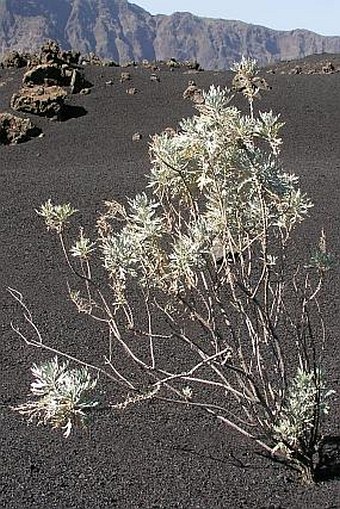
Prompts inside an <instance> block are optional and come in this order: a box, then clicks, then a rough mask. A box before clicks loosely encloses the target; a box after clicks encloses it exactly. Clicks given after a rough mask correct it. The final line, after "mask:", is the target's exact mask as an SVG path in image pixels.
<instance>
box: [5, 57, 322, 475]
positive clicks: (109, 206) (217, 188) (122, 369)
mask: <svg viewBox="0 0 340 509" xmlns="http://www.w3.org/2000/svg"><path fill="white" fill-rule="evenodd" d="M234 70H235V72H236V77H235V80H234V88H236V89H240V90H241V91H242V92H243V93H244V95H245V96H246V97H247V99H248V101H249V105H250V113H249V115H247V114H243V113H241V111H240V110H239V109H237V108H236V107H235V106H233V105H232V102H231V101H232V98H233V96H232V94H231V92H230V91H229V90H227V89H222V88H219V87H215V86H212V87H211V88H210V89H209V91H208V92H206V93H204V102H203V103H202V104H198V105H196V108H197V110H198V114H197V115H195V116H193V117H192V118H189V119H185V120H182V121H181V123H180V129H179V132H178V133H175V132H173V133H172V134H171V135H170V134H169V133H166V132H165V133H162V134H160V135H156V136H154V137H153V139H152V142H151V146H150V156H151V171H150V175H149V183H148V187H147V192H144V193H141V194H137V195H136V196H135V197H134V198H132V199H130V200H128V203H127V206H123V205H122V204H120V203H117V202H116V201H110V202H106V209H105V211H104V212H103V213H102V214H101V215H100V216H99V218H98V220H97V233H98V235H97V238H96V240H95V241H94V242H92V241H91V240H90V239H89V238H87V237H86V236H85V234H84V232H83V230H81V233H80V237H79V239H78V240H77V241H76V242H75V243H74V245H73V247H71V249H69V247H68V240H67V233H66V232H67V223H68V221H69V220H70V219H71V217H72V216H73V215H74V214H75V212H76V211H75V210H74V209H73V208H72V207H71V206H70V205H54V204H53V203H52V202H51V201H48V202H46V203H45V204H44V205H43V206H42V207H41V209H40V210H39V211H38V213H39V214H40V215H41V216H42V218H43V219H44V220H45V223H46V226H47V228H48V229H50V230H51V231H53V232H55V233H56V234H57V235H58V236H59V239H60V242H61V246H62V250H63V253H64V256H65V258H66V261H67V263H68V265H69V267H70V269H71V272H72V273H73V275H74V277H75V279H74V280H75V281H76V282H77V286H75V287H74V288H72V289H70V290H69V293H70V298H71V300H72V302H73V303H74V304H75V306H76V307H77V309H78V311H79V312H80V313H85V314H87V315H90V316H91V317H92V318H93V319H94V320H97V321H98V322H99V324H100V325H101V326H104V328H105V329H106V330H107V333H108V348H107V352H106V355H105V364H104V365H103V366H94V365H89V364H86V363H85V362H83V361H81V359H77V362H80V363H81V364H82V365H83V367H82V368H81V370H82V371H81V372H80V374H79V375H76V373H77V371H76V370H74V369H73V370H72V371H68V370H69V368H68V367H67V365H65V364H63V365H62V368H60V370H61V371H62V374H61V375H60V376H61V377H62V383H61V384H55V383H53V385H52V386H51V389H50V385H49V384H48V383H47V381H46V380H45V379H46V376H47V375H46V373H47V372H48V370H47V367H48V366H50V367H51V366H52V364H51V363H50V364H44V365H43V366H42V367H40V368H37V367H34V374H35V375H36V374H37V373H38V372H39V380H40V382H39V384H40V385H39V387H40V386H44V390H43V391H42V392H41V391H40V389H39V391H38V392H37V391H36V387H37V382H35V383H34V384H33V385H32V392H33V393H34V394H35V396H36V397H37V398H38V400H36V402H35V403H34V402H32V401H30V402H29V403H27V404H26V405H25V404H24V405H21V406H20V407H18V410H19V411H20V412H23V413H25V414H28V416H29V417H32V418H33V417H35V416H38V421H40V422H41V421H42V422H45V423H46V422H51V424H52V425H53V426H54V427H58V426H63V427H66V428H65V429H66V434H69V432H70V430H71V427H72V425H74V424H76V423H77V422H78V421H79V416H80V417H83V415H84V413H85V411H86V410H87V409H89V408H91V407H92V406H93V405H94V403H95V402H94V401H89V400H88V399H87V396H86V397H85V395H86V394H87V392H88V390H90V389H91V390H92V389H93V388H94V386H95V383H94V382H93V380H92V379H91V377H90V375H89V371H88V370H90V371H91V370H92V371H94V372H96V373H97V375H100V376H104V375H105V376H107V377H108V378H109V379H110V381H111V382H112V384H113V385H115V386H116V387H117V388H119V391H118V392H117V394H118V396H117V400H116V401H115V402H113V403H111V406H112V408H114V409H116V410H118V409H123V408H125V407H126V406H127V405H129V404H133V403H136V402H140V401H142V400H145V399H149V398H157V399H160V400H165V401H167V402H173V403H176V404H184V405H189V406H193V407H197V408H198V409H201V410H204V411H206V412H208V413H209V414H211V415H213V416H215V417H216V418H217V419H219V420H221V421H223V422H224V423H226V424H227V425H228V426H230V427H232V428H233V429H235V430H237V431H238V432H239V433H241V434H242V435H244V436H245V437H247V438H249V439H252V440H254V441H255V442H256V443H257V444H259V445H260V446H261V447H262V448H264V450H265V451H266V452H267V453H268V454H270V455H273V456H276V457H279V458H280V459H282V460H284V461H286V462H287V463H288V464H289V465H290V466H292V467H293V468H296V469H298V470H299V471H300V472H301V473H302V474H303V476H304V477H305V479H307V480H309V481H312V480H313V478H314V474H315V469H316V464H317V451H318V446H319V443H320V437H321V434H320V433H321V431H320V426H321V423H322V418H323V416H324V414H326V413H327V410H328V404H327V401H328V398H329V396H330V394H331V391H328V390H327V388H326V382H325V379H324V374H323V370H322V356H323V350H324V347H325V328H324V324H323V320H322V316H321V313H320V306H319V302H318V295H319V292H320V291H321V288H322V284H323V281H324V277H325V275H326V273H327V270H328V269H329V267H330V265H331V258H330V256H329V255H328V253H327V250H326V240H325V235H324V234H323V233H322V235H321V240H320V245H319V248H318V250H316V251H315V253H314V255H313V257H312V259H311V261H310V262H309V263H308V264H306V265H301V264H300V265H298V266H294V264H293V263H292V259H291V256H290V251H289V247H290V244H291V238H292V233H293V231H294V230H295V228H296V227H297V226H298V225H299V223H301V222H302V221H303V220H304V219H305V218H306V216H307V215H308V211H309V209H310V207H311V206H312V204H311V202H310V200H309V199H308V197H307V196H306V195H305V194H303V193H302V192H301V190H300V189H299V187H298V178H297V177H296V176H295V175H292V174H288V173H286V172H284V171H283V170H282V169H281V164H280V157H279V155H280V146H281V139H280V138H279V130H280V128H281V126H282V125H283V124H282V123H281V122H280V119H279V116H277V115H274V114H273V113H272V112H267V113H261V112H260V113H258V115H255V114H254V108H253V101H254V99H255V98H256V97H257V96H258V95H259V90H260V89H263V88H265V86H264V83H265V82H264V81H263V80H260V79H259V78H258V76H257V68H256V65H255V62H253V61H249V60H246V59H243V60H242V61H241V63H240V64H237V65H235V66H234ZM98 260H99V262H100V263H101V264H102V265H103V266H104V267H105V270H106V274H107V280H106V281H104V282H103V281H100V280H99V281H98V280H97V279H96V270H95V265H96V261H97V262H98ZM10 291H11V293H12V295H13V296H14V297H15V298H16V299H17V300H18V301H19V302H20V304H21V305H22V306H23V307H24V313H25V318H26V320H27V321H28V322H29V323H30V324H31V326H32V327H33V331H34V333H35V334H37V337H36V339H32V338H29V337H27V336H26V335H24V334H23V333H22V332H21V331H20V329H19V328H18V327H14V326H13V327H14V328H15V330H16V331H17V332H18V333H19V334H20V335H21V336H22V338H23V339H24V340H25V341H26V342H27V343H28V344H30V345H35V346H39V347H44V346H46V345H44V343H43V341H42V338H41V337H40V335H39V332H38V329H37V327H36V325H35V324H34V321H33V318H32V315H31V313H30V311H29V309H28V308H27V306H26V305H25V304H24V302H23V298H22V296H21V295H20V294H19V293H18V292H16V291H15V290H12V289H11V290H10ZM136 301H138V306H136V304H135V303H136ZM49 350H52V351H53V352H56V350H53V349H51V348H50V347H49ZM59 355H61V354H60V352H59ZM63 355H64V356H66V357H67V358H68V359H69V360H70V359H71V360H75V359H73V358H72V357H71V356H70V355H68V354H67V353H66V354H63ZM122 358H123V361H122ZM51 362H52V363H54V364H53V366H54V367H55V368H56V369H57V367H58V360H57V359H55V360H54V361H51ZM58 369H59V368H58ZM84 370H85V371H84ZM65 380H67V384H66V382H65ZM65 385H67V387H72V385H73V386H74V390H75V391H76V393H77V398H73V399H72V398H71V399H72V404H70V405H69V406H67V405H64V406H63V409H62V412H61V414H60V415H61V417H60V415H59V413H58V414H56V413H53V412H52V413H51V412H50V411H49V410H48V405H46V399H47V400H48V401H51V400H52V401H53V404H54V405H55V408H58V406H59V405H62V401H63V397H64V396H65ZM122 390H123V391H125V397H124V398H122V399H119V398H120V396H119V395H120V394H121V391H122ZM113 396H114V393H113ZM67 397H68V389H67V390H66V399H67ZM84 398H85V399H84ZM37 409H38V410H37ZM59 417H60V418H59ZM81 420H82V419H81Z"/></svg>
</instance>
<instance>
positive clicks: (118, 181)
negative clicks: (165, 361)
mask: <svg viewBox="0 0 340 509" xmlns="http://www.w3.org/2000/svg"><path fill="white" fill-rule="evenodd" d="M129 71H130V72H131V75H132V80H131V82H129V83H124V84H122V83H120V82H119V75H120V72H121V69H110V68H89V69H87V77H88V79H89V80H90V81H92V82H93V83H94V87H93V89H92V92H91V94H90V95H88V96H82V95H78V96H73V97H72V98H71V99H70V104H71V105H73V106H75V107H77V108H75V109H74V113H77V114H79V113H81V109H80V108H85V110H86V112H87V114H86V115H83V116H78V117H77V118H71V119H69V120H68V121H65V122H53V121H48V120H44V119H37V120H36V119H34V120H35V121H36V123H37V124H38V126H39V127H41V128H42V129H43V132H44V134H45V136H44V137H43V138H37V139H34V140H31V141H29V142H28V143H25V144H22V145H18V146H10V147H9V146H1V147H0V328H1V333H0V338H1V339H0V419H1V422H0V507H4V508H8V509H14V508H27V509H31V508H38V509H52V508H58V509H71V508H78V509H80V508H81V509H92V508H112V509H113V508H122V509H123V508H145V509H146V508H155V509H156V508H157V509H160V508H166V509H172V508H183V509H194V508H195V509H196V508H197V509H198V508H202V509H206V508H212V509H213V508H236V509H237V508H263V509H265V508H266V509H270V508H271V509H274V508H275V509H279V508H280V509H288V508H289V509H292V508H310V509H314V508H315V509H316V508H322V509H331V508H333V509H335V508H340V480H339V479H340V459H339V463H338V464H336V465H334V468H333V469H332V471H329V472H327V473H326V474H325V477H326V479H324V480H323V481H321V482H319V483H318V484H316V485H315V486H312V487H305V486H302V485H301V484H300V483H299V482H298V480H297V479H296V477H295V475H294V474H293V473H292V472H290V471H289V470H287V469H286V468H285V467H283V466H281V465H279V464H275V463H272V462H270V461H268V459H266V458H263V457H262V456H261V455H259V451H258V450H257V449H256V448H255V447H254V446H253V445H252V444H251V443H250V444H249V443H248V442H246V441H245V440H244V439H243V438H240V437H239V436H238V435H237V434H236V433H234V432H231V431H230V430H229V429H228V428H226V427H225V426H223V425H221V424H219V423H217V422H215V421H214V420H211V419H209V417H207V416H205V415H201V414H200V413H196V412H194V411H192V410H189V409H184V410H183V409H182V408H181V409H178V408H173V407H167V406H166V405H160V404H159V403H155V402H151V403H146V404H144V405H136V406H134V407H132V408H129V409H128V410H127V411H126V412H124V413H123V414H121V413H115V414H112V413H109V412H105V411H104V412H101V413H99V414H98V415H97V416H95V417H94V418H93V422H92V423H91V426H90V429H89V432H81V431H77V432H76V433H75V434H72V435H71V437H70V438H69V439H68V440H65V439H64V438H63V437H62V435H61V433H60V432H54V431H50V430H49V429H44V428H42V427H40V428H37V427H35V426H34V425H29V426H28V425H27V424H26V422H25V421H24V419H23V418H21V417H20V416H19V415H17V414H16V413H14V412H13V411H11V409H10V406H11V405H17V404H19V403H21V402H23V401H24V400H25V398H26V395H27V393H28V391H29V384H30V372H29V368H30V366H31V364H32V362H36V361H39V360H40V359H42V358H45V357H46V354H45V357H44V353H43V352H41V351H38V350H35V349H30V348H27V347H25V346H24V345H23V344H22V343H21V342H20V340H18V339H17V337H16V336H15V335H14V333H13V332H12V331H11V329H10V325H9V323H10V320H11V319H12V318H13V319H15V317H17V316H18V310H17V309H16V307H15V305H14V303H13V301H12V300H11V298H10V297H9V295H8V293H7V292H6V287H7V286H8V285H10V286H12V287H15V288H17V289H18V290H20V291H21V292H22V293H23V294H24V295H25V297H26V300H27V301H28V302H29V303H30V306H31V308H32V309H33V310H34V315H35V318H36V321H37V323H38V324H39V326H40V328H41V331H42V333H43V335H44V337H45V338H47V339H46V340H47V341H50V343H51V344H54V345H56V346H57V347H58V348H61V349H67V350H68V351H71V352H72V351H77V352H79V354H81V355H84V356H85V357H86V356H88V358H91V357H93V356H94V357H96V356H98V350H100V348H101V347H102V346H103V344H104V343H103V339H102V338H101V336H100V333H99V332H98V331H97V330H95V329H94V328H92V327H91V326H90V325H89V324H88V323H86V321H84V320H83V319H82V317H79V316H78V315H77V314H75V312H74V310H73V309H72V308H71V306H70V305H69V303H68V302H67V299H66V285H65V283H66V277H67V271H66V269H65V268H64V267H63V265H61V264H60V263H59V260H60V259H61V258H59V256H58V254H57V253H58V251H57V250H56V241H55V239H54V238H53V237H52V236H51V235H50V234H48V233H47V232H45V231H44V228H43V226H42V222H41V219H40V218H39V217H38V216H37V214H36V213H35V212H34V209H36V208H38V207H39V206H40V204H41V203H43V202H44V201H46V200H47V199H48V198H50V197H51V198H52V199H53V200H54V201H55V202H65V201H66V202H71V203H72V204H73V205H74V206H75V207H76V208H77V209H79V210H80V211H81V213H80V215H79V218H80V221H81V223H82V224H83V225H84V226H88V227H89V228H91V227H93V225H94V221H95V216H96V213H97V212H98V210H99V208H100V207H101V204H102V202H103V200H106V199H110V198H113V197H114V198H115V199H121V200H123V199H124V198H125V197H126V196H127V195H129V196H131V195H133V194H134V193H135V192H136V191H140V190H142V189H143V186H144V185H145V178H144V176H145V174H146V173H147V171H148V168H149V162H148V143H149V136H150V135H152V134H153V133H155V132H159V131H161V130H163V129H164V128H165V127H168V126H171V127H176V125H177V122H178V121H179V120H180V119H181V118H182V117H183V116H188V115H191V114H192V113H193V111H194V110H193V108H192V105H191V103H190V102H187V101H184V100H183V98H182V93H183V91H184V90H185V88H186V86H187V82H188V80H189V79H195V80H196V82H197V84H198V85H199V86H201V87H204V88H207V87H208V85H209V84H210V83H215V84H222V85H224V84H226V83H230V75H229V74H228V73H223V72H218V73H214V72H202V73H199V74H197V75H194V76H191V75H188V74H184V73H183V72H182V71H181V72H177V71H176V72H173V73H171V72H169V71H161V72H159V75H160V82H159V83H157V82H151V81H150V79H149V75H150V71H148V70H145V69H132V70H129ZM21 76H22V72H21V71H0V83H4V84H3V85H2V86H1V87H0V111H4V110H6V111H8V110H9V107H8V103H9V98H10V96H11V94H12V93H13V92H14V91H16V90H17V89H18V88H19V83H20V79H21ZM267 79H268V81H269V82H270V84H271V85H272V90H271V91H270V92H268V93H267V95H266V97H265V98H264V99H263V101H262V102H261V109H262V110H267V109H272V110H274V112H281V114H282V119H283V120H284V121H285V122H286V126H285V127H284V129H283V138H284V148H283V153H282V157H283V163H284V166H285V168H286V169H287V171H290V172H294V173H296V174H298V175H299V176H300V178H301V187H302V188H303V190H304V191H306V192H307V193H308V194H309V195H310V196H311V198H312V200H313V201H314V203H315V207H314V208H313V210H312V213H311V217H310V218H309V220H308V221H306V222H305V223H304V225H303V226H302V227H301V232H300V236H299V239H298V242H297V246H298V248H299V250H300V251H301V252H306V253H308V250H309V249H310V246H311V245H313V244H314V243H315V242H316V241H317V239H318V237H319V234H320V230H321V227H322V226H324V227H325V230H326V233H327V236H328V242H329V246H330V247H331V248H332V250H333V251H334V252H335V253H339V247H340V237H339V226H340V214H339V206H340V199H339V191H340V139H339V129H340V101H339V94H340V75H339V74H334V75H330V76H318V75H315V76H284V75H282V76H281V75H280V76H279V75H268V77H267ZM109 80H112V81H113V85H111V86H110V85H106V84H105V82H107V81H109ZM130 86H134V87H136V88H137V89H138V93H137V94H136V95H134V96H130V95H128V94H126V92H125V91H126V89H127V88H128V87H130ZM136 131H139V132H140V133H141V134H142V135H143V138H142V140H141V141H139V142H133V141H132V139H131V138H132V135H133V134H134V133H135V132H136ZM339 275H340V274H339V270H338V269H336V270H335V271H334V273H333V276H332V279H331V282H330V284H329V288H328V298H327V302H326V304H325V317H326V321H327V326H328V336H329V338H328V346H327V351H326V366H327V373H328V375H329V380H330V384H331V386H332V388H334V389H335V390H337V392H338V394H339V391H340V389H339V360H340V346H339V345H340V344H339V287H340V284H339V283H340V281H339V279H340V278H339ZM105 390H106V389H105ZM337 397H338V398H339V396H337ZM326 432H327V434H329V435H330V436H333V437H335V439H336V440H338V437H339V436H340V408H339V400H338V399H337V400H336V402H335V404H334V408H333V409H332V413H331V415H330V417H329V420H328V422H327V429H326Z"/></svg>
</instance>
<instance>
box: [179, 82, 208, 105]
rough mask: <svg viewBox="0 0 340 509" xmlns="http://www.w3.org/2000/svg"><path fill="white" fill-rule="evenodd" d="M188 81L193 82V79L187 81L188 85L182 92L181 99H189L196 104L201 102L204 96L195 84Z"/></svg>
mask: <svg viewBox="0 0 340 509" xmlns="http://www.w3.org/2000/svg"><path fill="white" fill-rule="evenodd" d="M190 83H194V82H193V81H189V86H188V87H187V88H186V89H185V90H184V92H183V99H190V100H191V101H193V102H194V103H196V104H203V103H204V97H203V92H202V90H201V89H200V88H198V87H197V86H196V85H190Z"/></svg>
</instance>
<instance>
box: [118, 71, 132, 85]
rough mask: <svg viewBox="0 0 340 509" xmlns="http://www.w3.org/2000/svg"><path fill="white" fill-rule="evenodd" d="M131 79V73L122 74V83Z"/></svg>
mask: <svg viewBox="0 0 340 509" xmlns="http://www.w3.org/2000/svg"><path fill="white" fill-rule="evenodd" d="M130 79H131V74H130V73H129V72H122V73H121V75H120V80H119V81H120V82H121V83H124V82H125V81H129V80H130Z"/></svg>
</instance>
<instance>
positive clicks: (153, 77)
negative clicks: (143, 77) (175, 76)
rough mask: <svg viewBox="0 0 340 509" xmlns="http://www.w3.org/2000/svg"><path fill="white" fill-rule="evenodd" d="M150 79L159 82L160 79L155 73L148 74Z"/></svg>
mask: <svg viewBox="0 0 340 509" xmlns="http://www.w3.org/2000/svg"><path fill="white" fill-rule="evenodd" d="M150 81H157V82H160V81H161V79H160V77H159V76H158V75H157V74H150Z"/></svg>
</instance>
